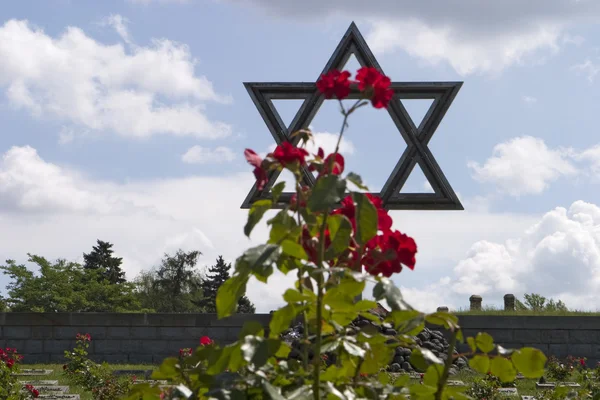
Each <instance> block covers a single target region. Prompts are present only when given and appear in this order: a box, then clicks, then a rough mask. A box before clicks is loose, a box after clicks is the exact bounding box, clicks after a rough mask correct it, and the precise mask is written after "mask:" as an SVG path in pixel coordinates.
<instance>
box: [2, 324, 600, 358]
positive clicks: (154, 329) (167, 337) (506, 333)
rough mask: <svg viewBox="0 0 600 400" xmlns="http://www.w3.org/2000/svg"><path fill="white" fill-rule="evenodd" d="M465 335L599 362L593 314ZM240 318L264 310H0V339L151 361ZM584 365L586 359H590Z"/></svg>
mask: <svg viewBox="0 0 600 400" xmlns="http://www.w3.org/2000/svg"><path fill="white" fill-rule="evenodd" d="M459 318H460V323H461V325H462V327H463V330H464V333H465V336H475V335H476V334H477V333H478V332H487V333H489V334H490V335H492V336H493V337H494V339H495V341H496V343H498V344H501V345H503V346H505V347H523V346H531V347H536V348H538V349H540V350H542V351H543V352H544V353H545V354H547V355H555V356H557V357H565V356H567V355H572V356H576V357H587V358H588V364H590V363H594V364H595V363H596V362H597V361H600V317H591V316H590V317H588V316H565V317H552V316H543V317H542V316H483V315H469V316H461V317H459ZM248 319H255V320H258V321H260V322H261V323H262V324H264V325H265V326H268V322H269V319H270V315H269V314H254V315H235V316H232V317H231V318H227V319H224V320H219V319H217V317H216V315H214V314H116V313H115V314H113V313H0V346H2V347H6V346H8V347H15V348H17V349H18V350H19V352H20V353H21V354H23V355H24V356H25V359H24V360H23V361H24V362H25V363H48V362H52V363H55V362H56V363H61V362H63V361H64V351H65V350H69V349H71V348H72V347H73V346H74V344H75V335H76V334H77V333H89V334H90V335H91V336H92V344H91V346H90V350H89V352H90V356H91V358H92V359H94V360H97V361H108V362H110V363H159V362H160V361H162V360H163V359H164V358H165V357H168V356H174V355H176V354H177V353H178V351H179V349H180V348H183V347H193V348H195V347H196V346H198V341H199V338H200V337H201V336H204V335H206V336H209V337H210V338H212V339H214V340H216V341H217V342H219V343H229V342H232V341H234V340H236V339H237V336H238V334H239V332H240V329H241V327H242V326H243V324H244V322H245V321H247V320H248ZM590 365H591V364H590Z"/></svg>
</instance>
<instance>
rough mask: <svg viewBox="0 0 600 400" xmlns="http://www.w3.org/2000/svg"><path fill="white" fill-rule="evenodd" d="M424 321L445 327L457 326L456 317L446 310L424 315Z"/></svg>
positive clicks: (452, 327) (453, 327)
mask: <svg viewBox="0 0 600 400" xmlns="http://www.w3.org/2000/svg"><path fill="white" fill-rule="evenodd" d="M425 321H427V322H429V323H430V324H433V325H440V326H443V327H445V328H446V329H455V328H456V327H458V317H457V316H456V315H452V314H450V313H447V312H435V313H433V314H428V315H426V316H425Z"/></svg>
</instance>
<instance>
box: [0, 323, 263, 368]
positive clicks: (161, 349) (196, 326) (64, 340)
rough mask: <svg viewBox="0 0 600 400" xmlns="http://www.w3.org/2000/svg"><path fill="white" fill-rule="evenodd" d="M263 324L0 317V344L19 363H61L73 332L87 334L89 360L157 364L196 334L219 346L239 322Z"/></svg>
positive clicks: (231, 338) (189, 344) (193, 339)
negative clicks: (13, 351) (16, 354)
mask: <svg viewBox="0 0 600 400" xmlns="http://www.w3.org/2000/svg"><path fill="white" fill-rule="evenodd" d="M250 318H251V319H256V320H259V321H260V322H261V323H263V324H264V325H265V326H268V323H269V320H270V315H269V314H255V315H251V316H249V315H234V316H232V317H231V318H227V319H223V320H219V319H217V316H216V314H118V313H0V346H2V347H6V346H8V347H14V348H16V349H17V350H18V351H19V353H20V354H22V355H23V356H24V359H23V363H25V364H31V363H48V362H51V363H62V362H63V361H65V359H64V352H65V350H69V349H72V348H73V346H74V345H75V336H76V335H77V333H89V334H90V335H91V336H92V343H91V345H90V348H89V354H90V358H92V359H93V360H96V361H107V362H109V363H140V364H146V363H147V364H150V363H155V364H156V363H160V362H161V361H162V360H163V359H164V358H165V357H172V356H176V355H177V354H178V353H179V349H180V348H184V347H192V348H194V349H195V348H196V347H197V346H198V345H199V339H200V337H202V336H208V337H210V338H211V339H213V340H215V341H217V342H219V343H230V342H233V341H235V340H237V337H238V334H239V332H240V330H241V327H242V326H243V325H244V322H245V321H247V320H248V319H250Z"/></svg>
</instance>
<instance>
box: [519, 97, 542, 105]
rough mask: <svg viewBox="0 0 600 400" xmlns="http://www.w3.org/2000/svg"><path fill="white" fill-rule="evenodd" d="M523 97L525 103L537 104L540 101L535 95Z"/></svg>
mask: <svg viewBox="0 0 600 400" xmlns="http://www.w3.org/2000/svg"><path fill="white" fill-rule="evenodd" d="M522 99H523V102H524V103H525V104H535V103H537V101H538V99H537V97H533V96H523V97H522Z"/></svg>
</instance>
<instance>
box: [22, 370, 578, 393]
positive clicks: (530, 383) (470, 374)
mask: <svg viewBox="0 0 600 400" xmlns="http://www.w3.org/2000/svg"><path fill="white" fill-rule="evenodd" d="M110 368H111V369H112V370H113V371H116V372H117V373H121V374H122V373H123V371H124V370H128V371H131V373H130V374H129V373H128V374H127V375H135V376H136V378H137V380H139V381H143V380H144V379H151V378H150V377H149V376H148V377H144V374H143V372H141V371H149V370H154V369H157V368H158V366H156V365H147V364H146V365H143V364H140V365H123V364H114V365H110ZM22 369H23V372H24V371H26V370H48V371H51V372H49V373H47V374H46V375H35V376H33V375H31V376H19V380H20V381H51V382H48V383H45V382H44V383H43V385H42V384H35V382H30V383H34V386H35V387H39V386H43V387H47V386H68V391H67V392H65V393H64V394H71V395H73V394H75V395H79V398H80V399H81V400H92V395H91V393H90V392H87V391H86V390H85V389H83V388H82V387H77V386H75V385H73V384H70V383H69V381H68V380H67V378H66V376H65V375H64V374H63V365H62V364H27V365H23V368H22ZM389 375H390V378H391V380H395V379H398V378H399V377H401V376H402V375H404V374H403V373H391V372H390V373H389ZM410 377H411V383H417V382H418V381H419V374H418V373H413V374H410ZM483 377H484V376H483V375H482V374H480V373H477V372H474V371H469V370H464V371H461V372H459V373H458V374H456V375H454V376H451V377H450V379H449V384H458V385H460V386H462V385H464V386H466V387H472V386H473V384H474V383H475V382H476V381H477V380H480V379H481V378H483ZM579 378H580V376H579V374H578V372H574V373H573V374H572V375H571V376H570V377H569V379H568V380H567V381H568V382H578V383H580V384H581V382H580V379H579ZM547 381H548V382H549V381H550V380H547ZM453 382H454V383H453ZM537 382H538V379H527V378H522V379H519V378H517V379H516V380H515V381H514V384H509V385H507V386H506V387H513V388H516V390H517V395H514V394H513V395H511V394H509V393H506V394H503V393H498V395H497V397H494V398H498V399H500V398H515V399H521V398H522V396H533V397H537V398H539V394H540V391H546V390H550V389H538V388H536V383H537ZM582 386H583V385H582ZM510 391H511V390H507V392H510ZM50 393H51V392H50V391H48V390H43V388H42V390H40V398H46V399H61V398H65V397H63V396H60V395H59V396H56V397H53V396H49V395H50ZM71 398H76V396H75V397H71ZM474 398H477V397H474ZM488 400H489V399H488Z"/></svg>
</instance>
